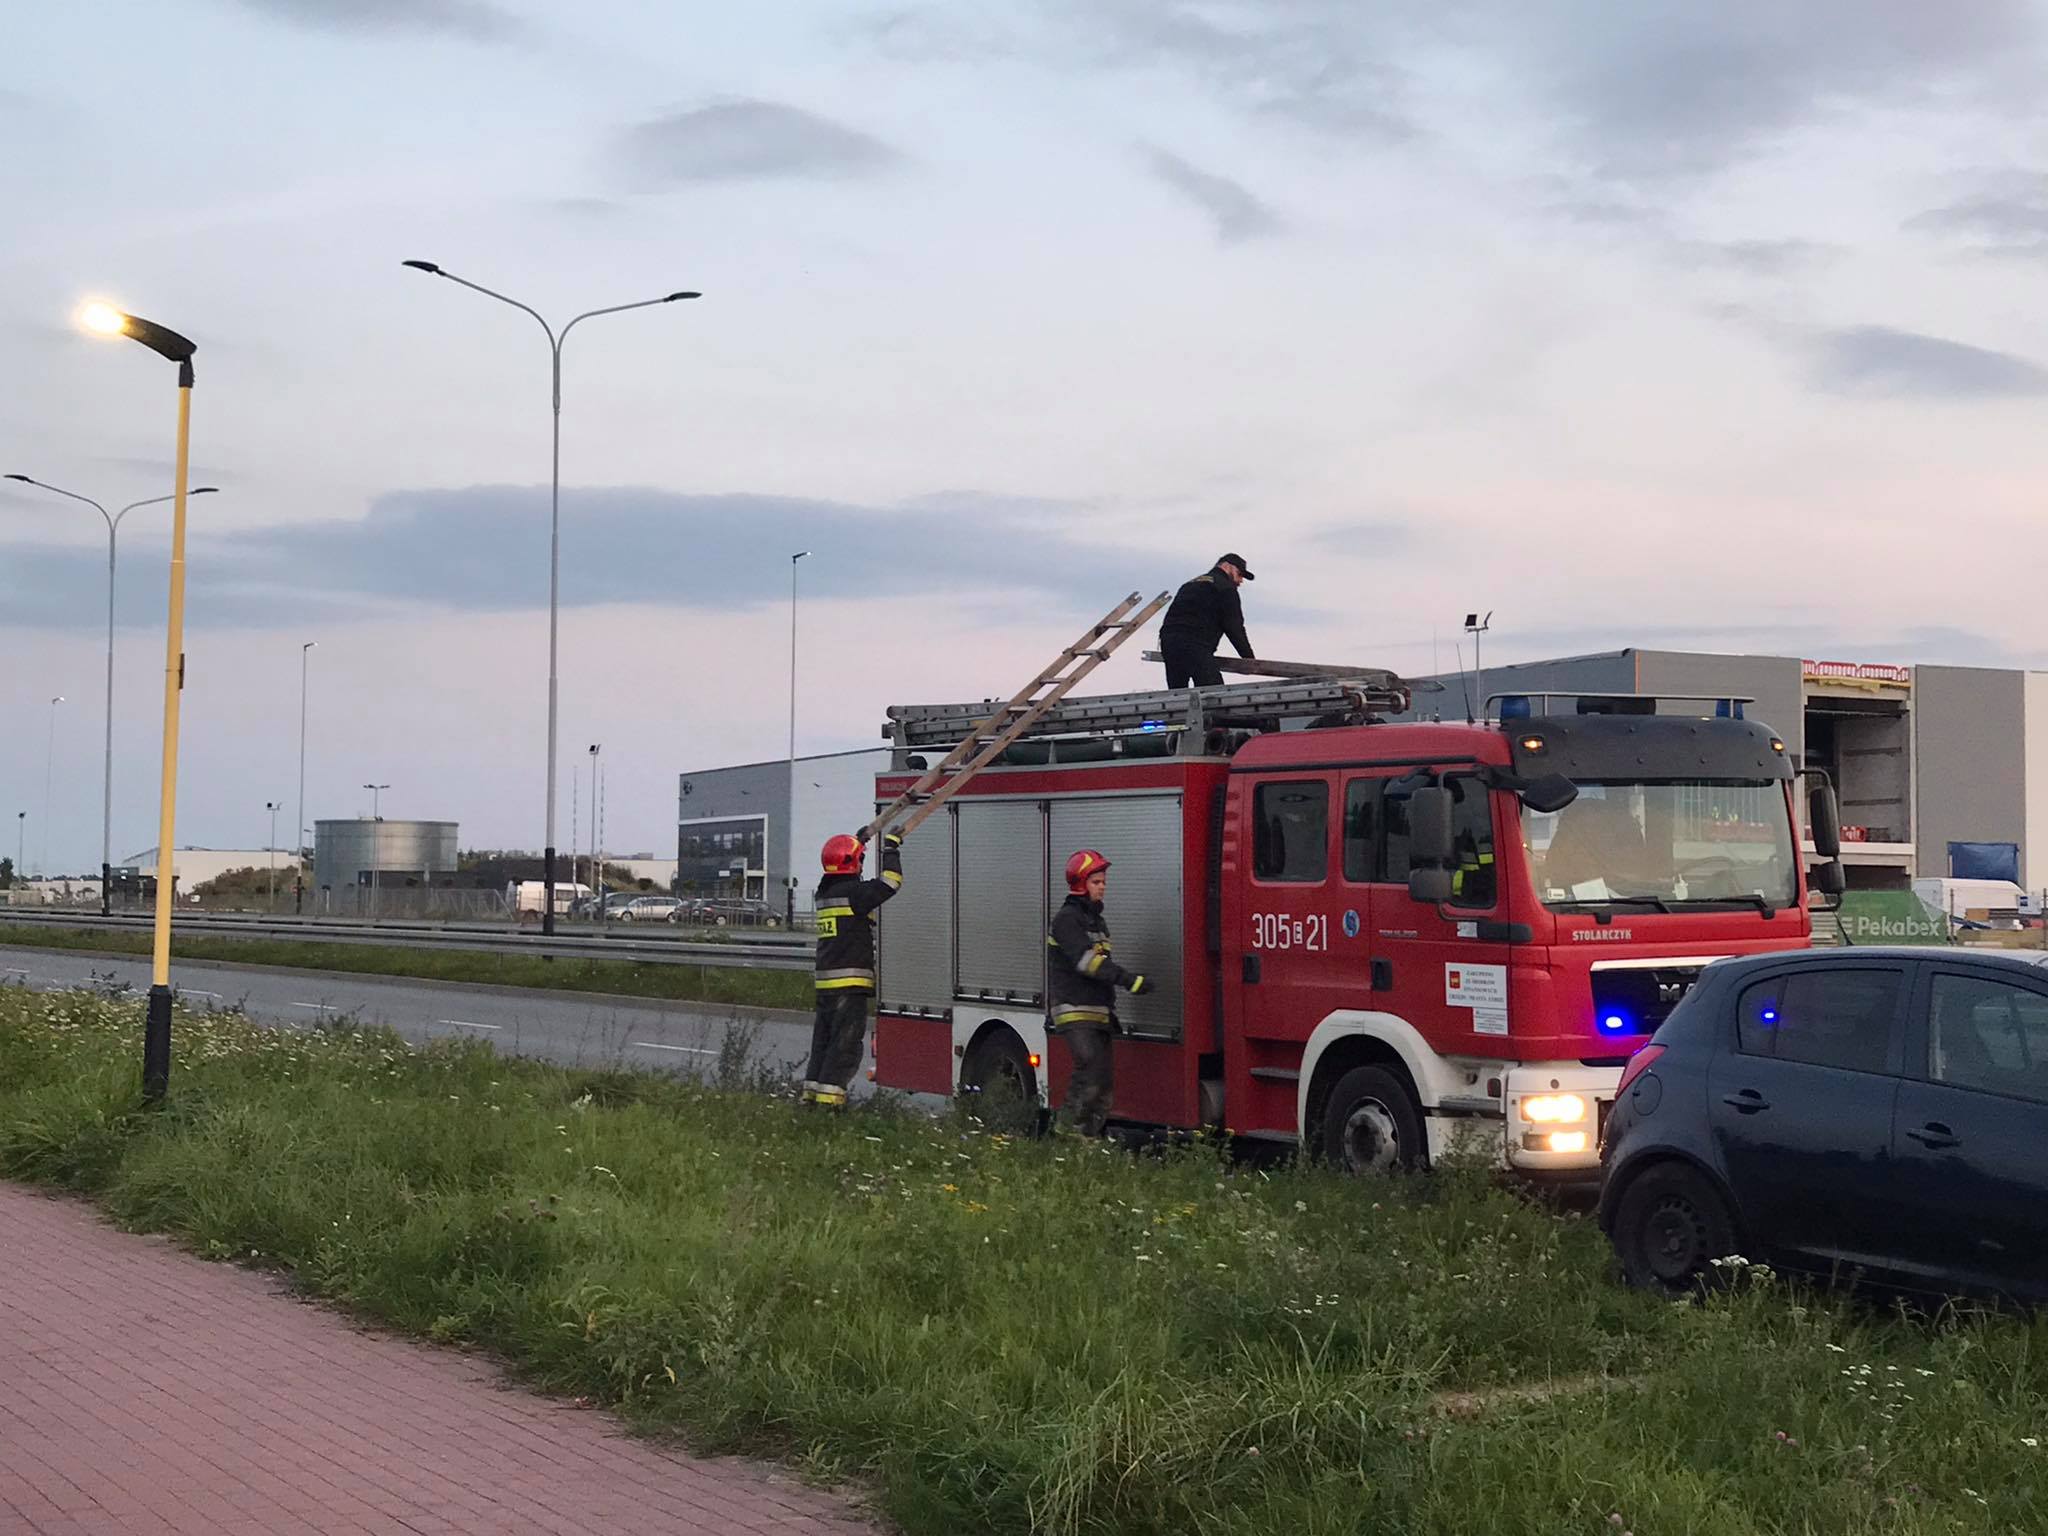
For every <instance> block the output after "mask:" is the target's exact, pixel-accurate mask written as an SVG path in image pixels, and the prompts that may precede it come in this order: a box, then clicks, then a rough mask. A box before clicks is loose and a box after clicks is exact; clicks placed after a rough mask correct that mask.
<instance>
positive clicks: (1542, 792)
mask: <svg viewBox="0 0 2048 1536" xmlns="http://www.w3.org/2000/svg"><path fill="white" fill-rule="evenodd" d="M1578 798H1579V786H1578V785H1576V784H1574V783H1573V782H1572V781H1571V780H1570V779H1568V778H1566V777H1565V776H1564V775H1563V774H1561V773H1546V774H1544V775H1543V777H1542V778H1540V779H1531V780H1530V781H1529V783H1528V784H1526V785H1525V786H1523V789H1522V804H1524V805H1526V806H1527V807H1529V809H1530V810H1532V811H1534V812H1536V813H1537V814H1538V815H1539V816H1554V815H1556V814H1557V813H1558V812H1559V811H1561V810H1563V809H1564V808H1565V807H1566V806H1568V805H1570V804H1571V803H1572V802H1573V801H1574V800H1576V799H1578Z"/></svg>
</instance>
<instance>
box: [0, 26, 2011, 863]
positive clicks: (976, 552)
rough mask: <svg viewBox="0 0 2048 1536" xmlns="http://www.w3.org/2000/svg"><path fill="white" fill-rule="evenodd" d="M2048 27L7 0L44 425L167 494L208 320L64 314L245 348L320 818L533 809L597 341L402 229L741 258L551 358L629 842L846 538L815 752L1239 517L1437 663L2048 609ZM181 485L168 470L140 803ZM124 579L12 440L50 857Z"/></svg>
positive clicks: (1854, 636) (199, 699) (241, 585)
mask: <svg viewBox="0 0 2048 1536" xmlns="http://www.w3.org/2000/svg"><path fill="white" fill-rule="evenodd" d="M2044 43H2048V7H2044V6H2043V5H2042V4H2040V3H2038V0H2034V3H2022V0H1969V3H1966V4H1958V5H1950V6H1934V5H1929V4H1926V3H1925V0H1803V3H1801V4H1798V5H1785V4H1782V3H1765V0H1722V3H1720V4H1716V5H1713V6H1706V5H1698V4H1694V3H1690V0H1640V3H1635V4H1631V5H1627V6H1619V5H1614V4H1609V3H1595V0H1553V3H1550V4H1545V5H1533V6H1532V5H1528V4H1525V3H1521V0H1468V3H1452V0H1428V3H1423V0H1412V3H1409V0H1393V3H1389V4H1385V5H1378V6H1369V7H1368V6H1361V5H1358V4H1355V3H1351V0H1242V3H1232V0H1213V3H1192V0H1002V3H987V4H984V3H981V0H942V3H938V0H935V3H931V4H925V3H921V0H894V3H892V0H881V3H878V4H876V5H873V6H867V5H863V4H862V3H860V0H838V3H833V4H824V3H817V0H813V3H800V0H753V3H751V4H749V5H746V6H732V7H701V6H696V7H686V6H681V5H676V4H674V3H664V0H586V3H584V4H581V5H578V6H576V7H573V8H572V7H563V6H549V5H543V4H540V3H539V0H95V3H88V4H73V5H62V6H57V5H47V6H41V7H33V8H31V7H27V6H18V7H15V8H13V10H12V11H11V13H10V17H9V22H8V44H9V47H8V54H9V58H10V61H11V64H12V67H11V68H10V70H9V71H8V78H7V81H6V83H5V85H0V146H4V153H0V199H4V206H5V207H6V209H7V210H8V218H7V223H8V238H7V239H6V240H5V242H4V243H0V356H4V357H5V359H6V361H7V364H8V367H7V374H8V377H9V379H10V381H11V387H9V388H8V389H6V390H5V391H4V392H0V459H4V461H5V462H4V463H0V471H14V472H19V473H26V474H30V475H33V476H35V477H36V478H38V479H42V480H47V481H50V482H52V483H54V484H58V485H62V486H65V487H67V488H70V489H74V490H77V491H80V492H82V493H84V494H86V495H89V496H93V497H95V498H96V499H99V500H102V501H105V502H107V503H108V504H110V505H113V506H119V505H121V504H124V503H126V502H129V501H133V500H137V499H140V498H143V497H147V496H152V495H156V494H160V493H162V492H164V491H167V490H168V489H169V488H170V449H171V438H172V425H173V408H174V397H173V392H172V384H173V377H172V370H171V369H170V367H169V365H167V364H163V363H160V362H159V361H157V360H156V359H154V358H153V357H151V356H150V355H149V354H148V353H146V352H144V351H143V350H142V349H140V348H137V347H135V346H133V345H131V344H122V343H116V344H108V343H105V342H100V341H93V340H88V339H86V338H83V337H81V336H80V335H78V334H77V333H76V332H75V331H74V330H73V329H72V328H71V326H70V325H69V322H68V317H69V315H70V314H71V313H72V312H73V310H74V309H75V308H76V306H77V304H78V303H79V301H80V300H81V299H83V298H85V297H88V296H104V297H108V298H112V299H114V300H116V301H117V302H119V303H122V304H124V305H126V306H128V307H130V308H132V309H134V310H135V311H136V312H138V313H141V314H144V315H147V316H150V317H151V318H154V319H158V320H161V321H163V322H165V323H166V324H170V325H173V326H176V327H178V328H179V329H182V330H184V331H186V332H187V333H188V334H190V335H191V336H192V337H193V338H194V339H196V340H197V341H198V343H199V348H200V350H199V355H198V371H199V389H198V393H197V397H196V404H195V411H194V429H193V442H194V448H193V456H194V465H195V473H196V476H197V479H198V482H199V483H204V484H213V485H217V486H219V487H220V494H218V495H215V496H209V497H204V498H201V499H199V500H197V501H195V502H194V503H193V509H192V539H191V562H190V570H191V614H190V622H191V626H192V628H191V633H190V636H189V644H188V647H187V649H188V654H189V658H190V660H189V666H190V671H189V675H188V688H187V691H186V695H185V699H186V703H185V728H186V749H185V753H184V759H183V760H184V778H183V794H182V798H181V808H180V823H179V832H180V839H179V840H180V841H181V842H195V843H200V844H207V845H212V846H245V847H246V846H260V845H261V844H262V843H263V842H264V841H265V839H266V836H267V828H268V818H267V816H266V815H265V813H264V811H263V804H264V802H265V801H266V800H273V799H281V800H282V801H284V803H285V804H286V805H287V806H288V807H290V806H291V805H292V802H293V801H294V799H295V796H296V775H297V750H298V681H299V677H298V673H299V647H300V645H301V643H302V642H303V641H306V640H316V641H318V642H319V646H318V649H317V650H315V651H314V652H313V653H312V656H313V662H312V689H311V707H310V715H311V729H310V766H309V771H308V782H307V797H306V816H307V820H308V821H309V822H310V821H311V820H312V819H314V818H315V817H320V816H333V815H344V816H345V815H354V814H358V813H361V812H364V811H367V809H368V805H367V801H368V798H369V797H368V795H367V794H366V793H365V792H364V791H362V790H361V789H359V788H357V787H356V786H358V785H361V784H363V783H364V782H366V781H373V780H374V781H376V782H379V783H389V784H391V785H392V788H391V789H390V790H389V791H387V792H386V793H385V795H384V800H383V805H384V810H385V812H386V814H391V815H404V816H437V817H453V818H457V819H459V820H460V821H461V823H462V829H463V841H464V843H465V845H514V846H538V844H539V842H540V838H541V814H542V803H543V798H544V797H543V792H542V771H543V767H544V760H543V750H544V747H543V743H544V722H545V707H546V687H545V677H546V598H547V473H548V378H547V361H548V360H547V350H546V343H545V339H544V337H543V336H542V334H541V332H540V330H539V328H538V327H537V326H535V325H534V324H533V322H532V321H531V320H530V319H528V318H527V317H526V316H524V315H521V314H518V313H516V312H515V311H513V310H511V309H508V308H506V307H504V306H502V305H499V304H496V303H493V302H492V301H491V300H489V299H486V298H484V297H482V296H480V295H477V294H474V293H470V292H467V291H465V290H463V289H461V288H458V287H456V286H455V285H454V284H451V283H448V282H445V281H442V280H440V279H436V278H432V277H428V276H424V275H421V274H419V273H415V272H410V271H406V270H404V269H402V268H401V267H400V266H399V263H400V261H401V260H403V259H405V258H408V257H419V258H425V259H428V260H432V261H435V262H438V263H440V264H441V265H442V266H444V267H445V268H447V269H448V270H449V271H451V272H455V273H459V274H461V275H463V276H465V277H468V278H471V279H473V280H475V281H477V282H480V283H484V284H486V285H488V286H490V287H493V288H496V289H500V290H502V291H505V292H508V293H511V294H514V295H516V296H518V297H520V298H522V299H524V300H525V301H527V302H528V303H531V304H533V305H534V306H535V307H536V308H538V309H540V310H541V311H542V312H543V313H544V314H547V315H549V316H551V317H554V318H556V319H557V320H559V319H561V318H566V317H567V316H569V315H571V314H574V313H576V312H577V311H579V310H583V309H588V308H595V307H599V306H603V305H610V304H618V303H625V302H630V301H632V300H636V299H642V298H652V297H656V296H659V295H661V294H663V293H667V292H670V291H673V290H675V289H678V288H695V289H701V290H703V292H704V297H703V299H701V300H699V301H696V302H693V303H687V304H676V305H670V306H664V307H661V308H656V309H651V310H646V311H641V312H637V313H633V314H626V315H617V316H607V317H603V318H600V319H596V320H593V321H591V322H590V323H589V324H588V325H587V326H584V327H580V328H578V330H577V331H576V332H575V333H574V335H573V336H572V337H571V339H570V343H569V346H568V349H567V352H566V354H565V355H566V363H565V369H564V373H565V384H564V398H565V407H564V418H563V444H562V455H563V470H562V475H563V513H562V539H563V559H562V597H563V612H562V669H561V670H562V722H563V723H562V744H563V749H564V750H563V758H564V762H565V768H566V766H570V765H575V764H578V763H581V762H583V761H586V760H587V759H585V755H584V749H585V747H586V746H587V745H588V744H589V743H590V742H592V741H601V742H603V743H604V746H605V761H606V763H607V765H608V769H607V778H608V786H609V795H608V810H607V817H606V829H605V840H606V845H607V846H608V847H612V848H621V849H623V848H629V847H631V848H651V849H657V850H660V849H672V848H673V844H674V811H675V782H676V774H677V772H678V771H679V770H681V769H684V768H700V767H704V766H707V765H715V764H719V763H725V762H733V761H744V760H753V759H759V758H765V757H774V756H778V755H780V754H781V753H782V752H783V751H784V750H785V747H786V740H787V738H786V731H787V718H786V710H787V702H786V701H787V689H788V643H789V638H788V628H789V610H788V601H789V574H790V567H789V560H788V556H789V554H790V553H791V552H792V551H793V550H797V549H805V548H808V549H811V550H814V551H815V552H816V553H815V554H814V556H813V558H812V559H810V560H808V561H806V562H804V564H803V566H802V567H801V570H800V576H801V579H802V585H803V594H804V596H803V603H802V608H801V616H802V625H803V642H804V643H803V665H802V668H801V672H800V680H799V702H800V710H799V715H800V719H799V745H800V747H801V748H802V749H804V750H814V749H815V750H827V749H834V748H840V747H847V746H857V745H864V744H866V743H868V742H870V741H872V740H874V739H875V738H876V732H877V728H878V726H879V723H880V719H881V712H882V709H883V707H884V706H885V705H886V704H888V703H890V702H896V701H905V700H936V699H943V698H956V697H978V696H981V695H984V694H987V693H991V692H995V691H998V690H1000V691H1002V692H1005V693H1007V692H1008V691H1010V690H1011V689H1012V688H1014V687H1015V686H1016V685H1017V683H1018V682H1019V681H1020V679H1021V677H1022V676H1024V675H1027V674H1028V673H1029V672H1030V671H1032V670H1034V669H1035V668H1036V667H1037V666H1038V665H1039V664H1040V663H1042V662H1043V660H1044V659H1045V657H1046V655H1047V654H1048V653H1049V652H1051V651H1053V650H1056V649H1057V648H1058V646H1060V645H1062V644H1064V643H1066V642H1067V641H1068V640H1069V639H1070V638H1071V635H1072V632H1073V631H1074V630H1075V629H1076V628H1077V627H1078V624H1079V623H1080V622H1083V621H1085V620H1086V619H1087V618H1089V617H1092V616H1093V615H1094V614H1095V613H1098V612H1100V611H1101V610H1103V609H1105V608H1107V607H1108V606H1109V605H1110V604H1111V603H1112V602H1114V601H1115V600H1116V599H1117V598H1119V597H1121V596H1122V595H1123V594H1124V593H1125V592H1128V591H1131V590H1133V589H1140V588H1142V589H1145V590H1146V591H1148V592H1149V591H1154V590H1158V589H1159V588H1161V587H1164V586H1168V585H1170V584H1172V583H1174V582H1176V581H1178V580H1180V579H1182V578H1184V577H1186V576H1188V575H1191V574H1193V573H1195V572H1196V571H1198V570H1199V569H1201V568H1203V567H1204V566H1205V565H1206V564H1207V563H1208V561H1209V560H1210V559H1211V558H1212V557H1213V556H1214V555H1216V554H1217V553H1219V552H1220V551H1222V550H1223V549H1225V548H1236V549H1240V550H1242V551H1243V552H1244V553H1245V555H1246V556H1247V557H1248V558H1249V559H1250V561H1251V563H1252V565H1253V567H1254V569H1255V570H1256V571H1257V572H1258V574H1259V577H1260V580H1259V582H1258V583H1257V585H1256V586H1254V587H1250V588H1247V589H1246V591H1247V596H1248V598H1249V604H1248V612H1249V618H1250V627H1251V632H1252V638H1253V640H1254V641H1255V642H1256V643H1257V645H1258V647H1259V649H1260V650H1261V651H1262V652H1264V653H1266V654H1269V655H1278V656H1287V657H1296V658H1301V659H1313V660H1323V659H1333V660H1360V661H1370V662H1379V663H1382V664H1387V665H1392V666H1395V667H1397V668H1399V669H1402V670H1407V671H1413V672H1424V671H1427V670H1429V669H1430V665H1431V661H1432V658H1433V657H1435V656H1441V657H1442V660H1443V665H1444V666H1445V667H1446V668H1448V667H1450V666H1452V665H1454V664H1455V663H1454V653H1453V650H1452V635H1453V632H1454V630H1455V627H1456V624H1457V621H1458V619H1459V617H1460V616H1461V615H1462V614H1463V613H1464V611H1465V610H1466V609H1468V608H1472V607H1478V608H1491V609H1493V610H1494V611H1495V615H1496V616H1495V626H1496V628H1495V632H1494V635H1493V636H1492V638H1491V640H1490V643H1489V646H1488V651H1487V655H1488V657H1489V659H1493V658H1499V659H1502V660H1506V659H1511V658H1517V657H1533V656H1543V655H1552V654H1558V653H1561V652H1565V651H1576V650H1589V649H1599V648H1606V647H1610V646H1619V645H1626V644H1646V645H1667V646H1683V647H1701V648H1710V649H1724V650H1742V651H1750V650H1773V651H1783V652H1804V653H1806V654H1814V653H1826V654H1829V655H1832V656H1839V657H1842V658H1844V659H1854V660H1883V661H1906V662H1912V661H1930V660H1947V661H1965V662H1970V661H1976V662H1983V663H1986V664H1993V665H2036V666H2040V665H2048V631H2044V629H2043V627H2042V622H2041V617H2040V611H2041V610H2040V605H2039V592H2040V587H2041V578H2042V574H2043V561H2042V519H2041V500H2040V490H2039V487H2040V474H2039V465H2040V461H2041V457H2042V450H2041V446H2040V445H2041V443H2042V441H2043V435H2042V432H2041V430H2040V423H2041V422H2042V420H2043V413H2044V412H2048V307H2044V306H2043V305H2042V304H2041V303H2040V302H2039V295H2040V293H2041V284H2042V281H2043V278H2044V276H2048V115H2044V111H2043V108H2042V107H2041V105H2040V92H2039V81H2040V79H2041V78H2042V70H2043V66H2044V63H2048V59H2044V56H2043V55H2044V52H2048V48H2044ZM167 527H168V516H167V509H163V508H148V509H145V510H142V511H139V512H137V513H135V514H134V515H133V516H132V517H131V518H129V519H128V521H127V522H126V523H125V524H124V526H123V531H122V564H121V576H120V587H119V593H118V608H119V637H118V647H119V652H118V670H117V678H116V695H117V697H116V770H115V772H116V784H115V796H116V798H115V832H114V840H115V843H116V845H117V846H116V848H115V850H114V852H115V856H116V857H117V858H118V857H120V856H122V855H124V854H126V853H131V852H134V851H136V850H137V849H140V848H143V847H146V846H148V845H150V844H151V843H153V842H154V841H155V824H154V794H153V789H152V786H153V781H154V776H155V764H156V752H157V740H158V731H159V727H160V699H161V688H162V660H163V658H162V628H161V626H162V619H163V608H164V595H163V594H164V586H165V555H166V549H167V538H166V531H167ZM105 592H106V588H105V535H104V532H103V531H102V530H101V528H100V525H99V522H98V519H97V517H96V516H95V515H94V514H93V513H92V512H91V510H90V509H88V508H82V507H78V506H76V505H74V504H70V503H65V502H61V501H58V500H56V499H54V498H50V497H47V496H45V495H42V494H40V493H37V492H33V491H29V490H27V489H26V488H23V487H20V486H15V485H11V484H9V485H7V487H6V490H5V491H4V492H0V721H4V723H5V725H4V730H0V802H4V803H0V811H4V812H5V818H4V819H5V820H7V821H13V820H15V816H14V812H16V811H18V810H26V811H28V812H29V821H28V827H27V832H28V836H27V843H28V850H27V851H28V861H29V863H30V864H31V865H32V866H34V865H37V864H39V863H41V862H42V858H43V854H42V849H43V845H44V844H45V842H47V846H48V862H49V863H50V864H51V865H54V866H56V867H58V868H64V869H77V868H84V867H88V866H92V865H96V864H97V862H98V840H99V743H100V730H101V719H102V715H101V710H102V687H103V682H102V667H103V649H102V629H101V626H102V625H103V624H104V614H105V607H104V604H105ZM1132 650H1133V653H1134V652H1135V650H1136V647H1133V648H1132ZM1127 654H1129V655H1131V659H1130V660H1129V661H1124V660H1122V659H1119V661H1118V662H1117V663H1115V664H1114V665H1113V666H1112V667H1111V668H1109V669H1106V670H1105V672H1104V673H1102V674H1098V675H1099V676H1101V677H1103V678H1104V679H1105V681H1106V683H1107V684H1108V685H1110V686H1132V687H1136V686H1148V685H1149V684H1150V683H1151V681H1152V672H1151V669H1149V668H1145V667H1143V666H1142V665H1141V664H1140V663H1139V662H1138V661H1137V660H1136V659H1135V655H1134V654H1132V653H1127ZM57 694H62V695H64V696H65V697H66V703H64V704H63V705H61V706H58V707H57V708H56V710H55V711H54V719H55V737H54V746H55V753H54V788H53V791H52V794H51V796H50V804H49V814H48V816H47V818H46V817H45V816H44V780H45V770H46V765H47V764H48V763H49V762H50V758H49V750H50V746H51V737H50V735H49V727H50V724H51V720H52V715H53V712H52V710H51V707H50V705H49V703H48V700H49V699H50V697H51V696H53V695H57ZM561 817H562V821H561V828H562V830H561V833H560V841H561V843H562V844H563V845H564V846H566V845H567V844H568V842H569V830H568V828H569V790H568V787H567V783H566V780H565V783H564V786H563V790H562V801H561ZM290 822H291V814H290V811H289V810H288V811H287V813H286V814H285V816H284V818H283V819H282V820H281V821H280V838H281V840H286V841H288V840H289V832H288V829H289V826H290ZM7 830H8V831H9V832H10V833H11V832H13V831H15V830H16V829H15V828H13V827H10V828H8V829H7ZM7 842H8V847H7V848H6V849H5V850H4V851H5V852H7V853H10V854H11V853H12V851H13V848H12V838H9V839H7Z"/></svg>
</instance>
